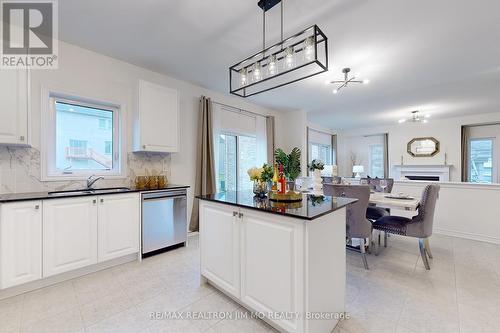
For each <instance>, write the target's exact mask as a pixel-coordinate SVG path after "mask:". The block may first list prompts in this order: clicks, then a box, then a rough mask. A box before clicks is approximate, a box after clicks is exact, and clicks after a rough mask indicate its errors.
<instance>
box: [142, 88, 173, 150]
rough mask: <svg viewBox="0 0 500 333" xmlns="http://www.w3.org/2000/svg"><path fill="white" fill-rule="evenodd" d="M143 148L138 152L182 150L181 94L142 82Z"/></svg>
mask: <svg viewBox="0 0 500 333" xmlns="http://www.w3.org/2000/svg"><path fill="white" fill-rule="evenodd" d="M139 115H140V117H139V118H140V138H141V147H139V148H138V150H143V151H158V152H177V151H178V150H179V96H178V92H177V90H174V89H170V88H167V87H163V86H160V85H157V84H153V83H150V82H146V81H140V82H139Z"/></svg>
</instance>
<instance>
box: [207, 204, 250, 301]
mask: <svg viewBox="0 0 500 333" xmlns="http://www.w3.org/2000/svg"><path fill="white" fill-rule="evenodd" d="M235 213H236V215H235ZM239 223H240V222H239V219H238V217H237V208H236V207H232V206H227V205H217V204H210V203H206V202H203V201H202V202H201V203H200V252H201V274H202V275H203V276H204V277H206V278H208V279H209V280H210V281H212V282H213V283H215V284H216V285H217V286H219V288H221V289H224V290H225V291H226V292H228V293H229V294H231V295H233V296H234V297H238V298H239V296H240V258H239V256H240V241H239V229H240V227H239V225H240V224H239Z"/></svg>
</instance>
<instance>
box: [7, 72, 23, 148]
mask: <svg viewBox="0 0 500 333" xmlns="http://www.w3.org/2000/svg"><path fill="white" fill-rule="evenodd" d="M28 84H29V71H28V70H25V69H19V70H15V69H11V70H10V69H9V70H2V74H1V75H0V101H1V104H0V144H4V145H28V144H29V141H28V109H29V108H28V105H29V103H28V100H29V99H28V98H29V88H28Z"/></svg>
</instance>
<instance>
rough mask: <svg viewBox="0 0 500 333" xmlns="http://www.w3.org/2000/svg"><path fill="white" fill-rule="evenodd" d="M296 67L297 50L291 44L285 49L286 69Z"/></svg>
mask: <svg viewBox="0 0 500 333" xmlns="http://www.w3.org/2000/svg"><path fill="white" fill-rule="evenodd" d="M294 67H295V51H294V50H293V46H289V47H287V48H286V49H285V69H287V70H288V69H292V68H294Z"/></svg>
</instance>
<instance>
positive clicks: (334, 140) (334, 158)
mask: <svg viewBox="0 0 500 333" xmlns="http://www.w3.org/2000/svg"><path fill="white" fill-rule="evenodd" d="M338 156H339V154H338V153H337V134H333V135H332V162H335V163H334V164H335V165H337V166H338V165H339V162H338V161H337V157H338Z"/></svg>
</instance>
